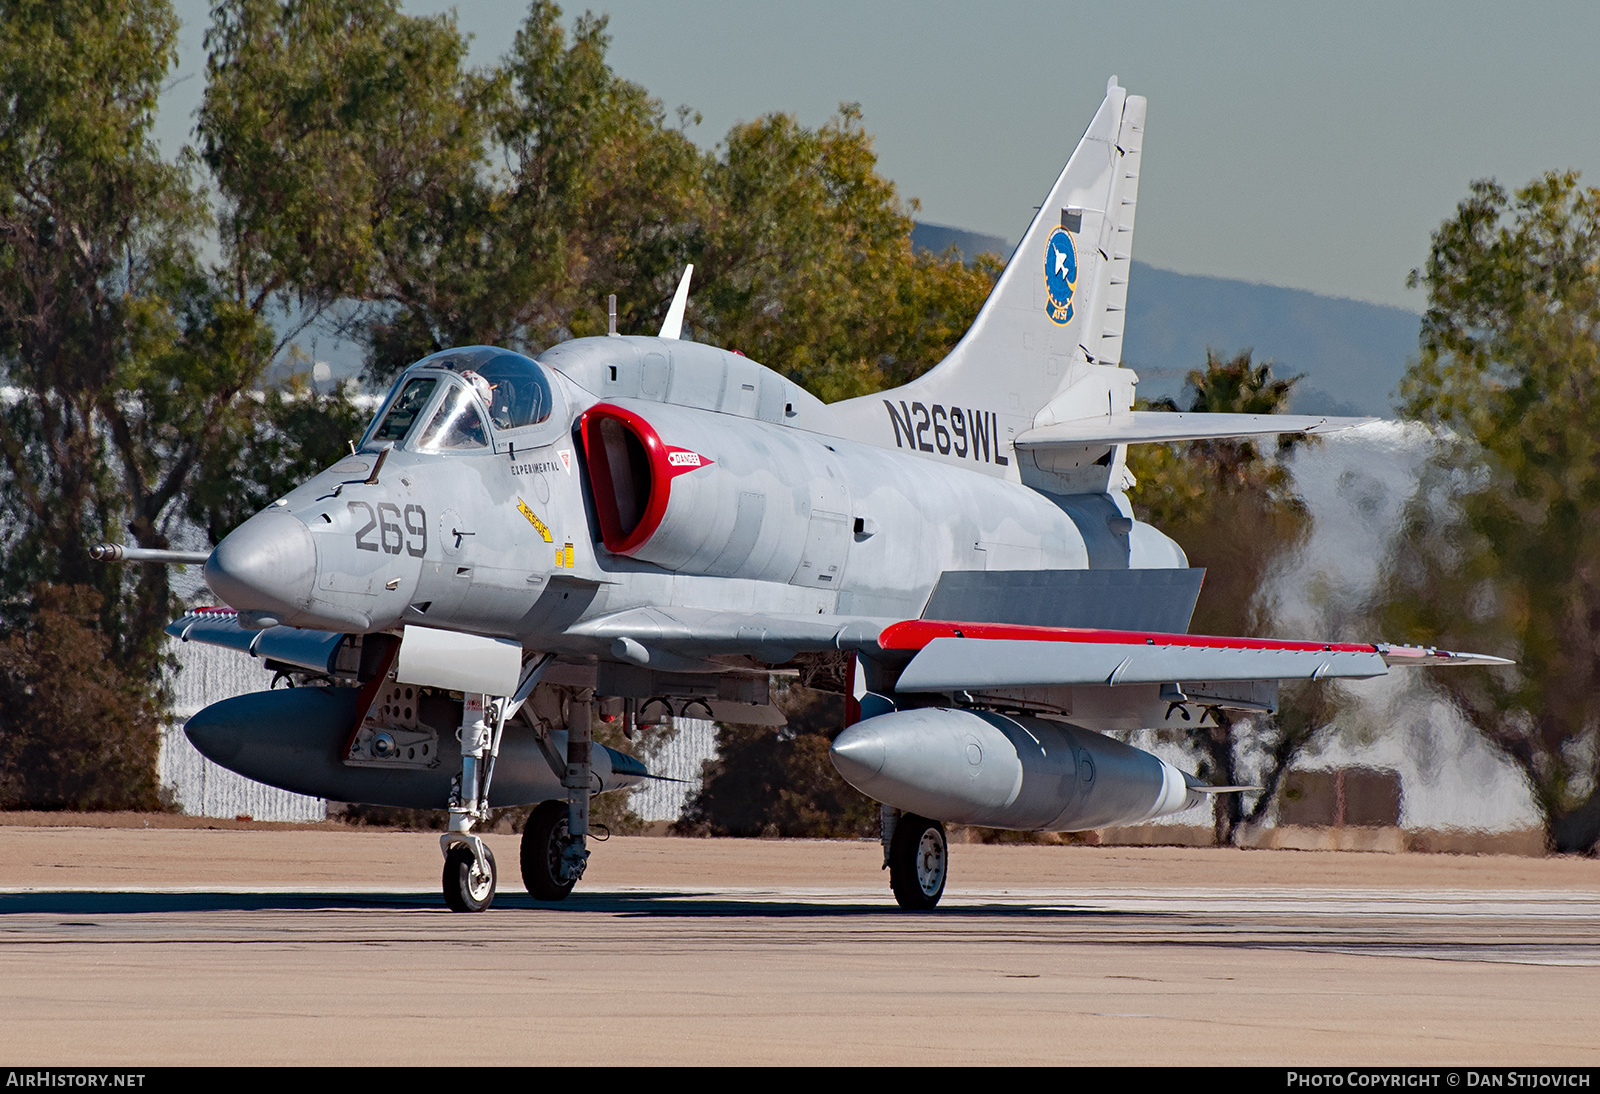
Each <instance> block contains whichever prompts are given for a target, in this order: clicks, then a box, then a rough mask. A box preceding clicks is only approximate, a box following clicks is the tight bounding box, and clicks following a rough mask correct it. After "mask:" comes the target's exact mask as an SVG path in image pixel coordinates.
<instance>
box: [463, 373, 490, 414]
mask: <svg viewBox="0 0 1600 1094" xmlns="http://www.w3.org/2000/svg"><path fill="white" fill-rule="evenodd" d="M461 378H462V379H463V380H465V381H466V382H467V383H469V384H471V385H472V390H473V391H475V392H477V393H478V398H479V399H482V400H483V405H484V406H493V405H494V385H493V384H491V383H490V382H489V381H488V380H486V379H484V378H483V376H482V375H480V374H479V373H476V372H473V371H472V370H471V369H470V368H469V369H463V370H462V372H461Z"/></svg>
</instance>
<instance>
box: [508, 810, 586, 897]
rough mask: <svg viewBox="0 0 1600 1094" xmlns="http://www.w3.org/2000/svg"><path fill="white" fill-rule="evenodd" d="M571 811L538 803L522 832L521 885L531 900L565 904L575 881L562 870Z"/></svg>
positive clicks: (567, 842) (566, 870)
mask: <svg viewBox="0 0 1600 1094" xmlns="http://www.w3.org/2000/svg"><path fill="white" fill-rule="evenodd" d="M570 810H571V807H570V806H569V805H568V804H567V803H566V802H563V801H548V802H540V803H539V805H538V807H537V808H536V809H534V811H533V814H532V816H530V817H529V818H528V826H527V827H526V828H524V829H523V830H522V884H524V885H526V886H527V887H528V892H529V893H531V894H532V895H533V898H534V899H535V900H565V899H566V898H567V896H568V894H570V893H571V892H572V887H573V886H574V885H576V884H577V883H578V879H577V878H576V877H575V876H573V875H572V873H571V872H570V871H569V870H568V869H567V868H566V852H567V845H568V844H569V843H571V842H572V837H571V836H570V835H569V834H568V833H569V831H570V826H569V820H570V818H569V813H570Z"/></svg>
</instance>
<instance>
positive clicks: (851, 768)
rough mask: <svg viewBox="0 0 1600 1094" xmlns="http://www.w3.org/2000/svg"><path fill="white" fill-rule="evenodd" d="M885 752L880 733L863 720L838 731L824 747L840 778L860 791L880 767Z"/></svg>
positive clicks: (873, 777)
mask: <svg viewBox="0 0 1600 1094" xmlns="http://www.w3.org/2000/svg"><path fill="white" fill-rule="evenodd" d="M885 755H886V753H885V749H884V746H883V735H882V734H881V733H879V732H878V730H877V727H876V726H869V725H867V724H866V723H865V722H857V723H856V724H855V725H853V726H851V727H850V728H849V729H847V730H845V731H844V732H843V733H841V734H839V736H838V737H837V738H835V739H834V742H833V747H832V748H830V749H828V757H829V758H830V759H831V760H833V766H834V768H835V769H836V770H837V771H838V772H839V774H840V776H842V777H843V778H844V781H845V782H847V783H849V784H850V785H851V786H853V787H855V788H856V789H857V790H861V791H863V792H865V788H866V787H867V786H869V785H870V784H871V783H872V781H873V780H874V779H876V778H877V777H878V773H879V772H881V771H882V770H883V763H884V759H885Z"/></svg>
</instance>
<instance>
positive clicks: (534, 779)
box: [102, 77, 1504, 911]
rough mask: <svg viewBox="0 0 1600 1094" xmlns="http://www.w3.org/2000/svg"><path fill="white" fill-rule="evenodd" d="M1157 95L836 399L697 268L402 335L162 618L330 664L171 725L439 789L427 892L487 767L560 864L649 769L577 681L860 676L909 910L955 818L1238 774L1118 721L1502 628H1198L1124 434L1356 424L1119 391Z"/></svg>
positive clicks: (1088, 808) (677, 682) (1102, 812)
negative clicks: (934, 357)
mask: <svg viewBox="0 0 1600 1094" xmlns="http://www.w3.org/2000/svg"><path fill="white" fill-rule="evenodd" d="M1144 121H1145V100H1144V99H1143V98H1140V97H1137V96H1130V95H1128V94H1127V93H1126V92H1125V91H1124V90H1123V89H1122V88H1121V87H1119V86H1118V85H1117V82H1116V79H1115V77H1113V78H1112V80H1111V82H1110V83H1109V84H1108V86H1107V90H1106V96H1105V100H1104V102H1103V103H1102V104H1101V106H1100V109H1099V111H1098V112H1097V113H1096V114H1095V116H1094V120H1093V121H1092V122H1091V123H1090V125H1089V129H1088V131H1087V132H1086V133H1085V135H1084V137H1083V139H1082V141H1081V142H1080V143H1079V144H1078V146H1077V148H1076V150H1075V151H1074V152H1073V154H1072V156H1071V158H1070V160H1069V161H1068V163H1067V165H1066V168H1065V169H1064V170H1063V171H1062V173H1061V175H1060V177H1059V178H1058V179H1057V180H1056V182H1055V185H1054V186H1053V187H1051V189H1050V191H1049V193H1048V195H1047V196H1046V198H1045V200H1044V202H1043V204H1042V205H1041V207H1040V209H1039V212H1038V215H1037V216H1036V217H1035V218H1034V221H1033V223H1032V225H1031V227H1029V229H1028V231H1027V234H1026V235H1025V236H1024V237H1023V239H1022V242H1021V244H1020V245H1019V246H1018V248H1017V250H1016V252H1015V254H1014V255H1013V256H1012V258H1011V261H1010V263H1009V264H1008V265H1007V267H1006V269H1005V271H1004V272H1003V274H1002V275H1001V277H1000V278H999V281H998V283H997V284H996V285H995V288H994V290H993V292H992V293H991V295H990V297H989V299H988V301H987V302H986V303H985V304H984V306H983V309H982V311H981V312H980V313H979V314H978V317H977V319H976V320H975V321H974V322H973V324H972V327H971V329H970V330H969V331H968V332H967V334H966V336H965V337H964V338H962V340H961V341H960V343H959V344H958V345H957V346H956V347H955V349H954V350H952V351H951V353H950V355H949V356H948V357H946V358H945V360H944V361H943V362H941V363H940V364H939V365H938V366H937V367H936V368H934V369H933V370H931V371H930V372H928V373H927V374H926V375H924V376H922V377H920V378H919V379H917V380H915V381H913V382H912V383H909V384H907V385H905V386H903V387H900V388H896V389H893V390H890V391H884V392H881V393H879V394H877V395H872V396H867V397H863V398H858V399H850V400H846V401H844V402H840V403H836V404H833V405H824V404H823V403H822V402H820V401H819V400H817V399H816V398H814V397H813V396H812V395H810V394H809V393H807V392H806V391H804V390H802V389H801V388H799V387H797V386H796V385H795V384H793V383H792V382H790V381H789V380H787V379H785V378H784V377H783V376H782V375H780V374H779V373H777V372H774V371H772V370H771V369H768V368H765V367H763V366H762V365H760V364H758V363H756V362H755V361H752V360H750V359H748V358H746V357H744V356H741V355H739V354H737V353H733V352H729V351H726V350H723V349H719V348H716V347H713V346H708V345H701V344H695V343H691V342H687V341H684V340H682V339H681V338H680V335H681V333H682V324H683V318H684V311H685V306H686V302H687V298H688V291H689V285H690V276H691V274H692V267H691V268H690V270H688V271H686V272H685V274H684V277H683V280H682V283H681V284H680V285H679V287H678V291H677V294H676V296H675V297H674V299H673V301H672V304H671V307H670V309H669V311H668V314H667V317H666V320H665V322H664V323H663V325H662V327H661V330H660V333H659V334H658V335H657V336H656V337H653V338H650V337H631V336H622V335H618V334H617V333H616V331H615V322H614V318H613V330H612V333H611V334H610V336H607V337H597V338H580V339H575V340H573V341H569V342H565V343H562V344H560V345H557V346H555V347H553V348H551V349H549V350H547V351H545V352H544V353H542V354H541V355H539V357H538V359H537V360H535V359H532V358H529V357H527V356H524V355H523V354H520V353H517V352H513V351H511V350H508V349H500V348H495V347H490V346H466V347H461V348H457V349H450V350H446V351H444V352H442V353H436V354H434V355H432V356H430V357H427V358H424V359H423V360H421V361H418V362H417V363H416V364H415V365H413V366H411V367H410V368H409V369H407V370H406V371H405V373H404V374H403V375H401V376H400V378H399V379H398V380H396V381H395V383H394V386H393V388H392V389H391V390H390V392H389V394H388V396H387V398H386V399H385V401H384V402H383V404H382V406H381V408H380V409H379V411H378V413H377V415H376V417H375V418H374V419H373V420H372V423H371V425H370V426H369V427H368V428H367V431H366V433H365V435H364V436H363V437H362V438H361V440H360V442H359V444H357V445H356V446H355V447H354V449H353V452H352V454H351V455H349V456H348V457H347V458H344V459H342V460H340V461H339V462H338V463H336V464H334V465H333V466H332V467H330V468H328V469H327V470H326V471H324V472H322V473H321V474H319V475H317V476H315V477H314V478H312V479H310V480H309V481H307V482H306V483H304V484H303V485H301V486H300V487H298V488H296V489H295V490H293V491H292V492H290V493H289V494H287V495H286V496H284V497H282V498H280V499H278V500H277V501H275V502H273V503H272V504H271V505H270V506H268V507H267V508H266V509H265V510H263V511H262V512H260V513H258V514H256V515H255V516H253V517H251V518H250V519H249V520H247V521H245V522H244V523H243V524H242V525H240V526H239V527H238V528H237V529H236V530H235V531H233V532H232V533H231V534H230V535H228V536H227V537H226V538H225V539H224V540H223V541H222V543H220V544H219V545H218V546H217V547H216V549H215V550H214V551H212V552H211V553H210V554H209V556H207V557H205V562H204V565H205V578H206V581H207V583H208V584H209V586H210V588H211V589H212V590H213V591H214V592H215V593H216V595H217V596H218V597H220V598H221V599H222V601H223V602H224V603H225V604H226V605H227V607H226V608H213V609H202V610H199V611H196V612H193V613H191V614H189V615H186V616H185V617H184V618H182V619H180V620H178V621H177V622H176V623H174V624H173V625H172V627H171V628H170V630H171V633H173V634H175V635H177V636H178V637H179V638H182V639H185V640H188V641H203V642H211V643H216V644H220V645H223V646H231V647H234V648H237V649H240V650H243V651H247V652H248V653H249V654H251V655H253V656H255V657H257V658H260V659H262V660H263V661H264V662H265V663H266V665H267V667H268V668H271V669H276V670H279V671H284V672H289V673H292V674H295V675H297V676H298V677H299V679H300V682H301V683H302V684H311V685H313V686H301V687H295V688H292V689H279V690H267V691H263V692H260V693H256V694H251V695H244V696H239V697H236V698H233V699H228V700H226V701H223V702H221V703H217V704H215V705H213V706H211V707H208V708H206V709H205V710H203V711H201V712H200V713H199V714H197V715H196V716H195V717H193V718H192V719H191V720H190V721H189V722H188V724H187V727H186V731H187V733H188V736H189V738H190V740H192V741H193V742H194V744H195V746H196V747H197V748H198V749H199V750H200V751H201V752H203V753H204V754H205V755H207V756H209V757H210V758H211V759H213V760H214V761H216V762H217V763H220V764H222V765H224V766H225V767H228V768H231V769H232V770H234V771H237V772H240V773H241V774H244V775H246V776H249V777H250V778H253V779H257V780H260V781H261V782H264V783H268V784H271V785H273V786H278V787H283V788H285V789H288V790H292V791H296V792H299V793H303V794H310V795H316V796H321V797H325V798H328V799H332V800H338V801H354V802H369V803H378V804H388V805H396V806H409V807H427V808H437V809H448V810H449V815H450V826H449V831H448V832H447V833H446V834H445V835H444V836H443V837H442V841H441V842H442V848H443V851H444V859H445V865H444V876H443V891H444V898H445V901H446V902H447V904H448V905H449V906H450V907H451V908H453V909H455V910H458V911H481V910H483V909H485V908H487V907H488V906H489V905H490V903H491V901H492V900H493V899H494V895H495V887H496V884H497V872H496V865H495V861H494V856H493V855H492V854H491V853H490V850H489V848H488V846H487V845H486V844H485V843H484V842H483V841H482V840H481V839H480V838H479V837H478V836H476V835H474V832H473V829H474V826H475V825H477V824H479V823H480V822H482V821H483V820H484V819H485V818H486V817H487V815H488V810H489V807H490V804H491V803H493V804H495V805H497V806H504V805H529V804H531V805H534V806H535V808H534V810H533V812H532V814H531V817H530V820H529V822H528V825H527V829H526V832H525V833H524V835H523V838H522V850H521V863H520V865H521V873H522V878H523V881H524V883H525V885H526V886H527V888H528V890H529V892H531V893H532V894H533V895H534V896H535V897H537V898H540V899H543V900H560V899H561V898H563V897H565V896H566V895H567V894H568V893H569V892H571V890H572V887H573V885H574V884H575V883H576V882H577V881H578V880H579V878H580V877H581V876H582V875H583V872H584V867H585V864H586V862H587V860H588V856H589V853H590V852H589V848H588V844H587V837H588V835H589V833H590V818H589V805H590V798H591V796H592V795H593V794H596V793H603V792H606V791H609V790H613V789H617V788H623V787H628V786H632V785H636V784H637V783H638V782H639V781H640V780H641V779H642V778H645V777H647V775H648V773H647V772H646V770H645V769H644V766H643V765H642V764H640V763H639V762H638V761H637V760H635V759H633V758H631V757H629V756H626V755H624V754H622V753H620V752H616V751H612V750H610V749H607V748H603V747H595V743H594V741H593V739H592V734H591V719H592V717H593V716H594V713H595V711H596V708H597V707H598V708H599V709H600V710H601V711H604V712H607V713H610V714H613V715H615V716H620V717H623V718H625V719H626V720H627V723H628V724H629V725H632V724H634V723H636V722H637V721H639V720H641V719H647V720H648V719H657V718H659V717H661V716H662V715H663V714H664V713H671V714H673V715H684V714H688V715H691V716H701V717H711V718H716V719H721V720H725V721H734V722H741V721H742V722H754V723H764V724H781V723H782V720H783V718H782V715H781V714H780V713H779V712H778V711H777V710H776V709H775V708H774V707H773V706H772V705H771V704H770V702H769V690H768V687H769V680H770V678H771V675H772V674H773V673H774V672H786V673H793V674H797V675H798V678H799V680H800V681H801V682H803V683H805V684H807V685H809V686H812V687H820V688H825V689H832V690H835V691H840V692H843V693H844V694H845V696H846V699H847V707H848V709H849V720H850V721H851V722H852V723H853V724H851V725H850V726H849V728H847V729H846V730H844V732H843V733H842V734H841V735H840V736H839V737H838V738H837V740H836V741H835V743H834V745H833V749H832V756H833V761H834V764H835V765H836V767H837V768H838V770H839V772H840V774H841V775H842V776H843V777H844V778H845V779H846V780H848V781H849V782H850V783H852V784H853V785H855V786H856V787H858V788H859V789H860V790H862V791H863V792H864V793H866V794H868V795H869V796H871V797H872V798H874V799H876V800H878V801H879V802H881V803H883V809H882V817H883V822H882V839H883V844H884V855H885V865H886V866H887V868H888V870H889V877H890V885H891V888H892V889H893V892H894V895H895V897H896V899H897V900H898V902H899V904H900V905H901V906H902V907H905V908H910V909H927V908H932V907H933V906H934V905H936V904H937V903H938V901H939V899H940V896H941V894H942V893H943V890H944V883H945V878H946V874H947V867H948V845H947V841H946V835H945V828H944V825H945V824H946V823H960V824H979V825H988V826H995V827H1003V828H1015V829H1028V830H1038V831H1071V830H1083V829H1091V828H1099V827H1103V826H1108V825H1118V824H1135V823H1139V822H1142V821H1147V820H1150V819H1152V818H1155V817H1160V816H1165V815H1168V814H1171V813H1175V812H1178V811H1180V810H1184V809H1188V808H1191V807H1193V806H1195V805H1198V804H1199V803H1201V802H1202V801H1205V800H1208V796H1209V795H1210V794H1212V793H1215V792H1218V791H1226V790H1231V789H1233V790H1236V789H1239V788H1226V787H1221V788H1219V787H1208V786H1204V785H1202V784H1201V783H1200V782H1199V780H1197V779H1196V778H1195V777H1194V776H1192V775H1188V774H1185V773H1184V772H1181V771H1179V770H1178V769H1176V768H1175V767H1173V766H1172V765H1171V764H1169V763H1167V762H1165V761H1163V760H1161V759H1158V758H1157V757H1155V756H1153V755H1150V754H1148V753H1146V752H1142V751H1140V750H1138V749H1136V748H1133V747H1131V746H1129V745H1127V744H1125V743H1122V742H1120V741H1118V740H1116V739H1114V738H1113V737H1111V736H1108V735H1107V734H1108V733H1111V732H1117V731H1121V730H1128V729H1135V728H1139V727H1150V726H1160V725H1165V724H1169V723H1173V724H1175V723H1176V722H1177V720H1179V719H1187V718H1190V717H1203V716H1204V714H1205V711H1206V709H1207V708H1229V709H1242V710H1254V711H1260V710H1272V709H1273V708H1274V706H1275V703H1276V697H1277V687H1278V681H1280V680H1291V679H1307V678H1310V679H1320V678H1329V677H1358V678H1359V677H1372V676H1379V675H1382V674H1384V673H1385V672H1386V671H1387V668H1388V667H1389V666H1391V665H1418V664H1438V663H1457V664H1501V663H1504V662H1502V661H1500V660H1499V659H1497V658H1489V657H1477V656H1473V655H1461V654H1453V653H1448V652H1441V651H1437V650H1432V649H1416V648H1405V647H1392V646H1385V645H1355V644H1338V643H1323V642H1286V641H1263V640H1257V639H1241V638H1214V637H1200V636H1193V635H1189V634H1187V633H1186V632H1187V629H1188V625H1189V620H1190V615H1191V613H1192V611H1193V608H1194V603H1195V598H1196V596H1197V595H1198V592H1199V588H1200V582H1201V576H1202V575H1201V573H1200V571H1198V570H1194V569H1191V568H1189V567H1188V563H1187V559H1186V558H1185V556H1184V553H1183V550H1182V549H1181V548H1180V547H1179V546H1178V545H1177V544H1176V543H1174V542H1173V541H1172V540H1171V539H1169V538H1167V537H1166V536H1165V535H1163V534H1162V533H1161V532H1160V531H1158V530H1157V529H1155V528H1153V527H1151V526H1150V525H1148V524H1145V523H1142V522H1140V521H1139V520H1137V519H1135V517H1134V515H1133V511H1132V509H1131V508H1130V506H1129V503H1128V498H1127V494H1126V490H1127V488H1128V487H1129V485H1130V482H1131V480H1130V477H1129V475H1128V472H1127V469H1126V464H1125V462H1124V452H1125V447H1126V446H1127V445H1129V444H1136V443H1141V442H1154V441H1173V440H1185V439H1193V438H1202V437H1242V436H1257V435H1267V434H1273V433H1279V432H1286V431H1303V432H1317V431H1323V430H1328V429H1334V428H1345V427H1349V426H1351V425H1353V424H1359V423H1357V422H1355V421H1353V420H1349V419H1343V420H1335V419H1328V418H1320V417H1293V416H1271V417H1257V416H1250V415H1227V414H1210V415H1206V414H1175V413H1147V412H1139V411H1134V410H1133V409H1132V407H1133V403H1134V384H1135V383H1136V382H1137V377H1136V376H1135V375H1134V373H1133V372H1132V371H1130V370H1128V369H1126V368H1121V367H1119V364H1118V362H1119V360H1120V356H1121V346H1122V336H1123V316H1124V310H1123V309H1124V305H1125V302H1126V299H1127V287H1128V272H1129V256H1130V253H1131V240H1132V238H1133V223H1134V213H1135V209H1136V207H1137V195H1138V186H1139V165H1140V150H1141V147H1142V145H1143V142H1144ZM614 314H615V313H614V312H613V316H614ZM102 553H103V554H105V555H107V556H115V555H118V554H119V553H120V554H121V555H122V557H127V558H130V559H135V558H145V559H148V560H152V561H161V560H164V559H168V560H180V561H181V560H183V559H182V558H180V557H179V556H176V555H165V554H162V553H159V552H141V551H137V550H131V549H130V550H123V549H121V548H116V547H106V548H104V549H103V550H102Z"/></svg>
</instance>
